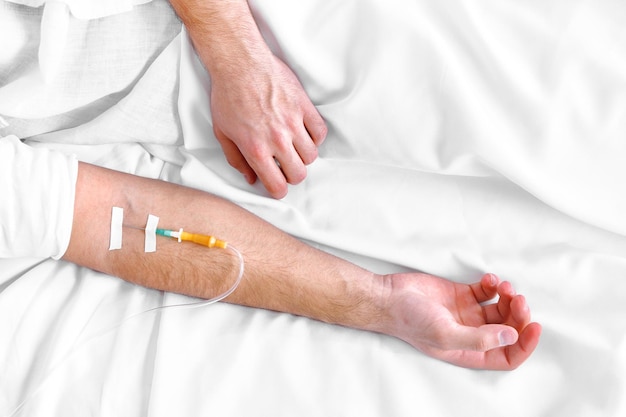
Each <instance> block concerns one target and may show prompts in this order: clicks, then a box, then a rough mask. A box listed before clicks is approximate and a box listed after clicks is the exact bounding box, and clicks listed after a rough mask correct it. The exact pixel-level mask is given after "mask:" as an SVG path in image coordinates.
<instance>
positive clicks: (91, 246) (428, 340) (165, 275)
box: [64, 163, 540, 369]
mask: <svg viewBox="0 0 626 417" xmlns="http://www.w3.org/2000/svg"><path fill="white" fill-rule="evenodd" d="M113 206H119V207H122V208H123V209H124V213H125V214H124V223H125V224H127V225H130V226H134V227H143V226H144V225H145V224H146V220H147V216H148V214H153V215H156V216H159V217H160V222H159V226H160V227H164V228H171V229H174V228H180V227H183V228H185V229H186V230H188V231H192V232H197V233H202V234H209V235H214V236H216V237H218V238H220V239H223V240H225V241H227V242H229V243H230V244H232V245H234V246H235V247H236V248H237V249H238V250H240V251H241V253H242V254H243V257H244V259H245V269H246V272H245V275H244V279H243V281H242V282H241V284H240V286H239V287H238V288H237V290H236V291H235V292H234V293H232V294H231V295H230V296H229V297H228V298H227V299H226V300H225V301H228V302H231V303H236V304H241V305H246V306H251V307H258V308H264V309H271V310H275V311H281V312H288V313H292V314H297V315H302V316H306V317H310V318H313V319H317V320H321V321H325V322H328V323H333V324H339V325H343V326H348V327H353V328H357V329H363V330H369V331H375V332H380V333H385V334H389V335H392V336H395V337H398V338H400V339H403V340H405V341H406V342H408V343H410V344H411V345H413V346H414V347H416V348H418V349H420V350H422V351H424V352H426V353H427V354H429V355H431V356H433V357H436V358H439V359H443V360H446V361H449V362H452V363H455V364H457V365H460V366H467V367H475V368H493V369H513V368H515V367H517V366H518V365H520V364H521V363H522V362H523V361H524V360H526V359H527V358H528V356H529V355H530V354H531V353H532V351H533V350H534V348H535V346H536V345H537V342H538V339H539V333H540V327H539V325H537V324H535V323H531V324H529V322H530V312H529V310H528V306H527V304H526V301H525V299H524V298H523V297H522V296H519V295H515V293H514V291H513V289H512V288H511V285H510V284H508V283H506V282H504V283H501V282H500V281H499V280H498V279H497V277H495V276H493V275H490V274H487V275H485V276H484V277H483V278H482V279H481V281H480V282H477V283H475V284H473V285H464V284H457V283H453V282H450V281H447V280H444V279H441V278H438V277H434V276H431V275H427V274H398V275H387V276H380V275H376V274H373V273H371V272H369V271H366V270H364V269H362V268H360V267H358V266H356V265H354V264H351V263H349V262H347V261H344V260H342V259H340V258H337V257H335V256H332V255H330V254H327V253H325V252H322V251H319V250H316V249H314V248H312V247H311V246H308V245H306V244H304V243H302V242H301V241H299V240H297V239H295V238H293V237H291V236H289V235H287V234H285V233H283V232H281V231H280V230H278V229H277V228H275V227H273V226H271V225H270V224H268V223H266V222H265V221H263V220H262V219H260V218H258V217H256V216H254V215H253V214H251V213H249V212H247V211H246V210H244V209H242V208H240V207H238V206H236V205H234V204H232V203H229V202H227V201H225V200H223V199H220V198H218V197H215V196H213V195H210V194H208V193H204V192H201V191H197V190H193V189H190V188H186V187H182V186H178V185H174V184H170V183H166V182H163V181H158V180H151V179H146V178H141V177H137V176H133V175H128V174H123V173H119V172H115V171H110V170H107V169H104V168H99V167H95V166H92V165H88V164H82V163H81V164H80V165H79V171H78V181H77V186H76V202H75V210H74V224H73V230H72V237H71V240H70V244H69V248H68V250H67V252H66V254H65V256H64V259H66V260H69V261H72V262H75V263H77V264H80V265H84V266H87V267H90V268H93V269H96V270H99V271H102V272H105V273H108V274H111V275H115V276H118V277H121V278H123V279H126V280H128V281H131V282H134V283H137V284H140V285H143V286H147V287H151V288H157V289H161V290H165V291H172V292H178V293H183V294H187V295H192V296H197V297H203V298H211V297H214V296H216V295H218V294H220V293H222V292H223V291H225V290H226V289H227V288H229V287H230V286H231V285H232V282H233V280H234V278H235V275H236V272H237V269H238V266H239V265H238V263H237V260H236V259H235V258H234V257H233V256H231V255H230V254H229V252H228V251H225V250H221V249H208V248H205V247H201V246H199V245H195V244H191V243H178V242H176V241H174V240H170V239H169V238H159V240H158V244H157V251H156V252H154V253H145V252H144V232H143V231H141V230H136V229H132V228H125V229H124V238H123V247H122V249H121V250H114V251H109V250H108V245H109V232H110V223H111V208H112V207H113ZM497 295H499V300H498V302H497V304H491V305H489V306H482V305H481V304H482V303H485V302H486V301H489V300H491V299H493V298H494V297H495V296H497ZM505 345H506V347H501V346H505Z"/></svg>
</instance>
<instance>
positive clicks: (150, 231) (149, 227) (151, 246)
mask: <svg viewBox="0 0 626 417" xmlns="http://www.w3.org/2000/svg"><path fill="white" fill-rule="evenodd" d="M158 224H159V218H158V217H157V216H153V215H152V214H149V215H148V223H146V241H145V244H144V250H145V251H146V252H156V229H157V225H158Z"/></svg>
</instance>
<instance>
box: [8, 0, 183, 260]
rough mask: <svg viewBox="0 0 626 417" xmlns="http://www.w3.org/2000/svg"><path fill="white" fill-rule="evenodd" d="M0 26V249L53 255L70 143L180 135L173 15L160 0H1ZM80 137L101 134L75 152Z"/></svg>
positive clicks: (73, 161)
mask: <svg viewBox="0 0 626 417" xmlns="http://www.w3.org/2000/svg"><path fill="white" fill-rule="evenodd" d="M18 3H21V4H18ZM44 3H45V4H44ZM144 3H145V4H144ZM0 28H2V29H1V30H2V34H1V35H0V46H1V47H0V157H1V158H2V161H1V164H0V195H1V196H2V197H1V203H0V258H9V257H23V256H33V257H43V258H45V257H54V258H60V257H61V256H62V255H63V254H64V252H65V250H66V249H67V245H68V243H69V238H70V233H71V224H72V219H73V206H74V188H75V182H76V174H77V157H76V156H74V155H73V154H75V153H78V159H81V160H85V159H86V160H88V161H89V162H97V158H98V153H99V152H112V151H116V152H122V150H120V149H118V148H117V147H115V146H117V145H119V144H124V143H130V142H131V141H132V142H134V143H135V144H136V142H145V144H146V147H149V146H150V145H159V146H164V145H175V144H176V143H178V142H179V141H180V127H179V123H178V120H177V114H176V89H177V77H178V72H177V68H176V59H172V55H173V54H175V53H176V51H177V49H176V48H175V47H174V46H177V43H176V42H175V39H176V37H177V36H178V35H179V33H180V30H181V24H180V22H179V20H178V19H177V17H176V15H175V14H174V12H173V10H172V9H171V7H170V6H169V3H168V2H167V1H165V0H160V1H158V0H155V1H152V2H150V1H146V0H117V1H80V0H77V1H71V0H68V1H65V2H47V3H46V2H44V1H29V0H24V1H15V0H13V1H10V2H9V1H0ZM168 54H169V55H168ZM164 55H168V57H169V59H164V58H163V56H164ZM155 80H158V83H157V82H155ZM155 85H158V87H155ZM85 144H91V145H93V144H96V145H100V146H99V147H95V150H91V151H90V152H91V154H86V155H80V151H81V149H82V148H87V147H84V146H82V147H81V145H85ZM128 170H131V169H128Z"/></svg>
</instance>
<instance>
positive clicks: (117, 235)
mask: <svg viewBox="0 0 626 417" xmlns="http://www.w3.org/2000/svg"><path fill="white" fill-rule="evenodd" d="M123 224H124V209H123V208H121V207H113V210H112V211H111V238H110V243H109V250H115V249H122V225H123Z"/></svg>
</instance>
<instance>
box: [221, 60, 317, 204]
mask: <svg viewBox="0 0 626 417" xmlns="http://www.w3.org/2000/svg"><path fill="white" fill-rule="evenodd" d="M258 61H259V62H255V63H253V64H249V65H247V66H244V67H242V68H240V70H239V71H238V73H236V74H229V76H228V77H221V78H219V77H217V78H216V77H214V76H213V74H212V77H213V78H212V87H211V112H212V115H213V130H214V132H215V135H216V137H217V139H218V141H219V142H220V144H221V146H222V149H223V150H224V154H225V155H226V159H227V160H228V162H229V163H230V165H232V166H233V167H235V168H236V169H237V170H238V171H239V172H241V173H242V174H243V175H244V177H245V178H246V180H247V181H248V182H249V183H250V184H252V183H254V182H255V181H256V179H257V176H258V178H259V179H260V180H261V182H262V183H263V185H264V186H265V188H266V189H267V190H268V192H269V193H270V194H271V195H272V196H273V197H274V198H282V197H284V196H285V195H286V194H287V183H289V184H298V183H300V182H301V181H303V180H304V178H305V177H306V165H308V164H310V163H312V162H313V161H314V160H315V159H316V158H317V147H318V146H319V145H321V143H322V142H323V141H324V139H325V138H326V133H327V128H326V124H325V123H324V120H323V119H322V117H321V116H320V114H319V113H318V111H317V109H316V108H315V106H314V105H313V103H312V102H311V100H310V99H309V97H308V96H307V94H306V92H305V91H304V89H303V88H302V85H301V84H300V82H299V81H298V79H297V77H296V76H295V74H294V73H293V72H292V71H291V70H290V69H289V68H288V67H287V65H285V64H284V63H283V62H282V61H281V60H280V59H278V58H277V57H275V56H274V55H272V54H269V57H265V58H264V59H259V60H258Z"/></svg>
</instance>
